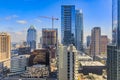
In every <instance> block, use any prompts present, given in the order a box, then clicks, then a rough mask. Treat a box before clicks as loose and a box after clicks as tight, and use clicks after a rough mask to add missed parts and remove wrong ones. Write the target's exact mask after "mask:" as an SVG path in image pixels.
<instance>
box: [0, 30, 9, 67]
mask: <svg viewBox="0 0 120 80" xmlns="http://www.w3.org/2000/svg"><path fill="white" fill-rule="evenodd" d="M10 47H11V39H10V35H9V34H7V33H4V32H1V33H0V62H1V61H7V60H9V59H10V58H11V55H10V50H11V49H10ZM4 66H7V67H10V62H9V63H6V64H4Z"/></svg>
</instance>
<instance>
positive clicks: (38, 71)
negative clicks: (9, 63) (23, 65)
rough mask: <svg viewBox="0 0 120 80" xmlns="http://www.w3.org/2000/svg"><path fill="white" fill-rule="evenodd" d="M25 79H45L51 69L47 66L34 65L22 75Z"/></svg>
mask: <svg viewBox="0 0 120 80" xmlns="http://www.w3.org/2000/svg"><path fill="white" fill-rule="evenodd" d="M21 76H22V77H24V78H43V77H48V76H49V69H48V67H46V65H33V66H32V67H27V70H26V72H25V73H23V74H21Z"/></svg>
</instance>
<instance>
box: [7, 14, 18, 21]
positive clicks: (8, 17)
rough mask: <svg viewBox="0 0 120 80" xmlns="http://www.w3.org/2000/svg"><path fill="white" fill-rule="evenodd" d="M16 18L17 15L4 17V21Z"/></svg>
mask: <svg viewBox="0 0 120 80" xmlns="http://www.w3.org/2000/svg"><path fill="white" fill-rule="evenodd" d="M18 17H19V16H18V15H11V16H7V17H5V20H11V19H14V18H18Z"/></svg>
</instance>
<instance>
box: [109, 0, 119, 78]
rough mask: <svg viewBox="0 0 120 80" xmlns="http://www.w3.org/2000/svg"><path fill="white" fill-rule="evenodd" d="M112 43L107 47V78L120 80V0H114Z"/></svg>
mask: <svg viewBox="0 0 120 80" xmlns="http://www.w3.org/2000/svg"><path fill="white" fill-rule="evenodd" d="M112 1H113V2H112V29H113V31H112V44H110V45H108V47H107V80H120V0H112Z"/></svg>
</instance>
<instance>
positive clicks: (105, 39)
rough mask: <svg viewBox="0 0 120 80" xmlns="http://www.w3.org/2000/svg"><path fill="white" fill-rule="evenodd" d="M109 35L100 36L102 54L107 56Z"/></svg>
mask: <svg viewBox="0 0 120 80" xmlns="http://www.w3.org/2000/svg"><path fill="white" fill-rule="evenodd" d="M108 42H109V41H108V37H107V36H106V35H102V36H101V38H100V54H101V55H104V56H106V54H107V45H108Z"/></svg>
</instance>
